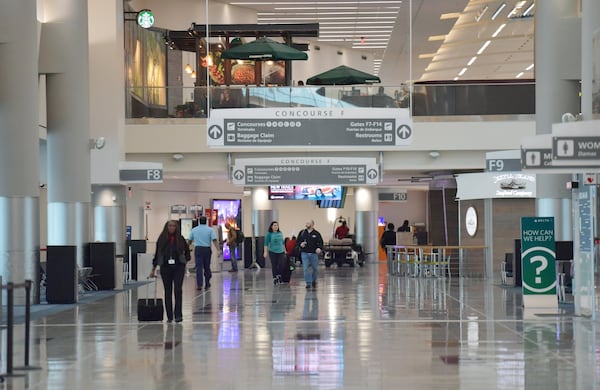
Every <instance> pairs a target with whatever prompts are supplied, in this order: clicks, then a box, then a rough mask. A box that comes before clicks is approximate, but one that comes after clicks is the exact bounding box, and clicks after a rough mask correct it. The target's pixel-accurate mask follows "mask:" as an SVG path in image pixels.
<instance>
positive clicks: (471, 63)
mask: <svg viewBox="0 0 600 390" xmlns="http://www.w3.org/2000/svg"><path fill="white" fill-rule="evenodd" d="M476 59H477V56H475V57H473V58H471V59H470V60H469V62H468V63H467V66H471V65H473V62H475V60H476Z"/></svg>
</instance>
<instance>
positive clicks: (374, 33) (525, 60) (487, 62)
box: [227, 0, 535, 85]
mask: <svg viewBox="0 0 600 390" xmlns="http://www.w3.org/2000/svg"><path fill="white" fill-rule="evenodd" d="M227 2H228V3H230V4H234V5H237V6H243V7H247V8H251V9H253V10H255V11H256V12H257V17H258V23H311V22H318V23H319V24H320V36H319V38H318V41H320V42H328V43H330V44H333V45H338V46H341V47H345V48H354V49H356V50H360V51H364V52H367V53H369V54H372V56H373V58H375V61H374V69H373V71H374V73H378V74H379V75H380V77H381V78H382V80H383V83H384V84H390V85H398V84H399V83H401V82H405V81H407V80H409V79H411V78H412V79H413V80H423V81H428V80H454V78H455V77H458V79H459V80H491V79H515V78H516V77H517V75H519V73H521V72H524V73H523V74H522V75H520V76H519V77H520V78H533V69H531V68H530V69H529V70H527V68H528V67H529V66H530V65H531V64H532V63H533V49H534V44H533V36H534V27H533V17H531V16H532V15H533V13H534V12H535V8H533V9H532V10H530V12H529V13H528V16H530V17H517V18H510V19H509V18H508V14H509V13H510V12H511V11H512V10H513V8H514V7H515V6H516V5H517V4H522V7H521V9H520V11H519V13H517V16H521V15H522V13H523V12H524V11H526V10H527V9H528V8H529V6H530V5H532V4H533V2H534V0H525V1H523V0H506V1H502V0H319V1H302V0H231V1H227ZM502 4H506V5H505V6H504V8H503V9H502V10H501V11H500V12H499V13H498V15H496V17H495V18H494V19H493V20H492V16H493V15H494V14H495V13H496V11H497V10H498V9H499V7H500V6H501V5H502ZM411 9H412V14H413V19H412V34H410V27H411V25H410V18H409V15H410V10H411ZM442 15H445V16H444V17H443V16H442ZM502 25H505V26H504V27H503V28H502V30H501V31H500V32H499V33H498V34H497V36H496V37H492V35H493V34H494V33H495V32H496V31H497V30H498V29H499V28H500V27H501V26H502ZM431 36H438V40H430V37H431ZM409 38H412V58H413V61H412V66H410V61H409V60H408V59H409V58H410V55H409V54H410V52H411V45H410V44H409V42H410V39H409ZM488 40H491V42H490V44H489V46H488V47H487V48H486V49H485V51H483V53H481V54H480V55H477V52H478V51H479V50H480V48H481V47H482V45H483V44H484V43H485V42H486V41H488ZM474 56H477V59H476V60H474V62H473V63H472V65H470V66H468V65H467V64H468V63H469V61H470V60H471V59H472V58H473V57H474ZM378 60H379V61H378ZM381 60H383V62H382V65H381V68H380V66H379V63H381ZM465 67H466V68H467V69H466V70H465V71H464V74H462V75H461V76H459V73H460V72H461V70H462V69H463V68H465ZM410 69H412V73H411V71H410Z"/></svg>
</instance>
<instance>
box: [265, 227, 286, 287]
mask: <svg viewBox="0 0 600 390" xmlns="http://www.w3.org/2000/svg"><path fill="white" fill-rule="evenodd" d="M264 257H265V259H266V258H267V257H268V258H269V259H270V260H271V267H272V272H273V284H274V285H278V284H280V283H282V279H281V274H282V268H283V267H286V266H288V264H287V257H286V255H285V246H284V245H283V233H281V231H280V230H279V223H278V222H277V221H273V222H271V225H269V231H268V232H267V235H266V237H265V248H264ZM288 267H289V266H288Z"/></svg>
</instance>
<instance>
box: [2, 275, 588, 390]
mask: <svg viewBox="0 0 600 390" xmlns="http://www.w3.org/2000/svg"><path fill="white" fill-rule="evenodd" d="M270 273H271V270H270V269H263V270H260V271H256V270H245V271H241V272H239V273H237V274H230V273H228V272H224V273H217V274H215V275H214V277H213V282H212V288H211V289H210V290H208V291H196V290H195V284H194V277H193V276H191V275H190V276H187V277H186V281H185V286H184V301H185V302H184V317H185V318H184V321H183V323H181V324H174V325H171V324H166V323H138V322H137V319H136V301H137V298H138V296H145V294H146V290H147V289H146V288H145V287H140V288H137V289H133V290H130V291H124V292H120V293H118V294H116V295H114V296H112V297H108V298H105V299H102V300H98V301H94V302H91V303H88V304H85V305H78V306H77V307H76V308H75V309H69V310H67V311H63V312H61V313H58V314H53V315H50V316H48V317H45V318H42V319H39V320H37V321H35V322H34V323H33V324H32V340H33V345H32V358H31V361H32V363H33V364H35V365H39V366H41V367H42V369H41V370H39V371H31V372H28V373H27V375H26V376H25V377H23V378H13V379H8V380H7V381H6V382H5V383H3V384H0V388H11V389H19V388H30V389H478V390H480V389H510V390H513V389H582V390H583V389H595V388H598V383H599V379H598V378H599V373H600V370H599V369H598V365H597V358H596V356H597V355H598V350H600V348H599V347H598V341H597V339H598V337H597V335H598V329H597V325H596V323H595V322H593V321H591V320H589V319H585V318H576V317H574V316H573V315H572V314H571V313H572V309H571V308H570V307H569V305H565V306H561V307H560V310H559V312H557V313H555V314H553V315H546V316H533V317H532V319H527V320H524V319H523V312H522V309H521V305H520V302H521V295H520V293H519V292H518V291H517V290H515V289H513V288H505V287H501V286H499V285H497V284H494V283H492V282H486V281H483V280H481V279H452V280H448V279H433V278H430V279H416V278H405V277H388V276H387V272H386V269H385V264H383V263H381V264H367V265H366V266H365V267H364V268H358V269H353V268H347V267H344V268H339V269H325V268H323V269H321V270H320V276H319V285H318V287H317V289H316V290H315V291H312V290H306V289H305V286H304V283H303V280H302V274H301V273H302V271H301V270H297V271H295V274H294V276H293V280H292V283H291V284H290V285H282V286H277V287H274V286H273V285H272V283H271V277H270ZM16 333H17V334H16V343H15V359H16V360H15V363H14V364H15V365H20V364H22V359H23V349H22V343H23V326H22V325H19V326H18V327H17V329H16ZM2 351H3V352H2V360H3V362H4V361H5V360H6V356H5V354H4V340H3V341H2Z"/></svg>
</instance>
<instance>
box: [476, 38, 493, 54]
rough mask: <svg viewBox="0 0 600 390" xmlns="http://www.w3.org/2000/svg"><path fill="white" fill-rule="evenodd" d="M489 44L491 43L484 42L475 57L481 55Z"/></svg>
mask: <svg viewBox="0 0 600 390" xmlns="http://www.w3.org/2000/svg"><path fill="white" fill-rule="evenodd" d="M490 43H492V41H485V43H484V44H483V46H481V49H479V50H477V55H480V54H481V53H483V51H484V50H485V49H486V48H487V47H488V46H489V45H490Z"/></svg>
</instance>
